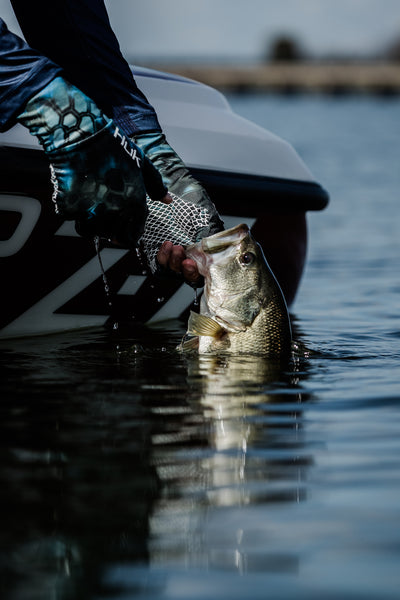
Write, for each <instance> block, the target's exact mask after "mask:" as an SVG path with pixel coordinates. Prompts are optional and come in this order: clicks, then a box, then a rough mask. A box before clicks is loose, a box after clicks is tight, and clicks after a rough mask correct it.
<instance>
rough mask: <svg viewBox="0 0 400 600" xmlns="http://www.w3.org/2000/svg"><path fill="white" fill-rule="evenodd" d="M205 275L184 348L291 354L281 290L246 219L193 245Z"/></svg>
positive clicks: (191, 249) (202, 351)
mask: <svg viewBox="0 0 400 600" xmlns="http://www.w3.org/2000/svg"><path fill="white" fill-rule="evenodd" d="M186 255H187V257H188V258H191V259H193V260H194V261H195V262H196V264H197V266H198V269H199V272H200V274H201V275H203V277H204V281H205V284H204V292H203V295H202V298H201V301H200V313H195V312H193V311H192V312H191V313H190V317H189V322H188V330H187V334H186V336H185V338H184V339H183V340H182V344H181V346H180V348H181V350H189V349H192V350H193V349H195V348H197V347H198V351H199V353H200V354H207V353H228V354H257V355H261V356H268V357H274V358H283V357H287V356H289V354H290V350H291V327H290V320H289V314H288V310H287V306H286V302H285V299H284V297H283V294H282V291H281V289H280V287H279V285H278V282H277V281H276V279H275V277H274V275H273V273H272V271H271V269H270V268H269V266H268V263H267V261H266V259H265V256H264V253H263V251H262V249H261V246H260V245H259V244H258V243H257V242H256V241H255V240H254V238H253V237H252V236H251V233H250V230H249V228H248V226H247V225H245V224H241V225H237V226H236V227H232V228H231V229H227V230H226V231H221V232H219V233H216V234H214V235H212V236H210V237H207V238H203V239H202V240H201V241H200V242H197V243H196V244H193V245H191V246H188V247H187V248H186Z"/></svg>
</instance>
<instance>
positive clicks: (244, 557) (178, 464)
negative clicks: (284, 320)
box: [150, 356, 309, 573]
mask: <svg viewBox="0 0 400 600" xmlns="http://www.w3.org/2000/svg"><path fill="white" fill-rule="evenodd" d="M277 382H278V386H277V385H276V384H277ZM279 382H280V385H281V386H282V387H284V388H285V391H284V392H283V393H280V391H279ZM296 382H297V380H296V374H295V373H294V372H291V371H290V370H288V371H287V372H286V373H282V364H280V363H279V362H278V361H266V360H265V359H261V358H259V357H250V356H246V357H216V356H199V357H198V358H197V359H195V358H192V359H189V360H188V386H189V388H190V389H191V390H192V393H191V394H190V395H189V396H188V404H189V406H190V407H191V408H192V409H193V413H192V414H196V413H197V415H199V411H200V414H201V417H202V419H203V423H204V424H206V426H207V439H206V445H205V447H204V448H202V449H199V448H198V447H195V448H194V449H193V451H192V454H191V456H190V455H188V461H182V455H181V449H180V448H179V444H178V443H177V448H176V450H175V451H174V450H173V443H172V445H171V443H170V442H171V440H170V439H169V440H165V444H164V445H163V444H162V440H159V441H160V443H161V446H160V448H158V449H157V448H156V449H155V452H154V456H155V464H159V465H160V468H159V469H158V473H159V475H160V478H161V481H162V482H163V487H164V490H168V494H167V500H165V499H164V498H163V499H161V500H160V501H159V502H158V503H156V505H155V507H154V512H153V515H152V518H151V524H152V527H151V538H150V540H151V541H150V548H151V553H150V554H151V561H152V563H156V564H159V565H165V564H169V563H173V564H180V565H181V566H184V565H186V566H187V565H190V566H192V567H207V568H216V569H219V568H223V569H224V570H226V569H228V570H233V571H236V572H239V573H243V572H257V571H276V570H277V571H286V570H289V571H292V570H293V569H294V570H296V569H297V562H298V561H297V557H296V556H293V555H291V554H290V555H288V554H279V553H278V555H277V554H276V553H274V549H273V548H272V547H269V545H268V542H267V540H266V539H265V537H263V536H262V535H261V534H260V531H262V529H263V527H264V525H262V526H261V530H260V528H259V524H257V523H255V522H254V520H253V519H254V514H255V513H257V515H258V516H261V518H262V519H263V522H264V524H265V522H266V521H268V506H272V507H273V506H276V505H278V504H279V503H281V502H300V501H302V500H304V498H305V495H304V488H303V483H302V481H303V479H304V478H305V471H306V469H307V466H308V464H309V459H308V458H307V457H304V456H302V452H301V443H302V441H301V440H302V438H301V401H302V398H301V395H300V394H299V392H298V389H297V387H296ZM289 387H291V389H290V390H289V389H288V388H289ZM198 418H199V417H198ZM171 446H172V447H171ZM166 457H168V458H166ZM256 507H257V509H256V510H254V509H255V508H256Z"/></svg>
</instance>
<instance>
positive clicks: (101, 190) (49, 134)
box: [18, 77, 167, 248]
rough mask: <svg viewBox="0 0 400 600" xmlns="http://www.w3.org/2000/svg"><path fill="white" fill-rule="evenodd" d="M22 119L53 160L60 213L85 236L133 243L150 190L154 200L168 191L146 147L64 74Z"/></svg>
mask: <svg viewBox="0 0 400 600" xmlns="http://www.w3.org/2000/svg"><path fill="white" fill-rule="evenodd" d="M18 120H19V121H20V122H21V123H22V124H23V125H25V126H26V127H28V129H29V131H30V133H31V134H32V135H36V136H37V137H38V139H39V142H40V143H41V145H42V146H43V149H44V151H45V153H46V154H47V156H48V158H49V160H50V170H51V180H52V183H53V187H54V192H53V201H54V203H55V205H56V212H57V213H59V214H60V215H61V216H62V217H64V218H65V219H75V222H76V229H77V231H78V233H80V234H81V235H83V236H85V237H93V236H95V235H98V236H100V237H105V238H107V239H111V240H112V241H115V242H117V243H118V244H120V245H122V246H125V247H129V248H130V247H132V246H134V245H135V244H136V243H137V240H138V238H139V237H140V236H141V235H142V233H143V230H144V224H145V220H146V216H147V212H148V210H147V205H146V191H147V193H148V195H149V196H150V197H151V198H153V199H154V200H160V199H161V198H163V197H164V196H165V194H166V193H167V190H166V188H165V187H164V185H163V183H162V179H161V177H160V174H159V173H158V172H157V170H156V169H155V168H154V166H153V165H152V164H151V162H150V161H149V160H148V159H147V158H146V157H145V156H144V154H143V152H142V150H140V148H138V147H137V146H135V144H133V143H132V142H131V141H130V140H129V139H128V138H127V137H126V136H125V135H124V133H123V132H122V131H121V130H120V129H119V128H118V127H116V126H115V125H114V123H113V122H112V121H110V120H109V119H108V118H107V117H105V116H104V114H103V113H102V111H101V110H100V109H99V108H98V107H97V106H96V104H95V103H94V102H93V101H92V100H91V99H90V98H88V97H87V96H86V95H85V94H83V93H82V92H81V91H80V90H78V89H77V88H76V87H74V86H72V85H71V84H69V83H68V82H66V81H65V80H64V79H62V78H61V77H57V78H56V79H54V80H53V81H51V82H50V83H49V84H48V85H47V86H46V87H45V88H44V89H43V90H41V91H40V92H39V93H38V94H36V95H35V96H34V97H33V98H31V99H30V100H29V101H28V103H27V104H26V107H25V110H24V112H23V113H22V114H21V115H20V116H19V117H18ZM156 204H157V203H156Z"/></svg>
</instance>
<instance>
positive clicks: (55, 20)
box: [11, 0, 161, 134]
mask: <svg viewBox="0 0 400 600" xmlns="http://www.w3.org/2000/svg"><path fill="white" fill-rule="evenodd" d="M11 3H12V6H13V8H14V12H15V14H16V17H17V19H18V22H19V24H20V27H21V29H22V31H23V34H24V36H25V39H26V40H27V42H28V44H29V45H30V46H31V47H32V48H35V49H37V50H39V51H40V52H41V53H42V54H43V55H44V56H47V57H48V58H49V59H51V60H52V61H53V62H54V63H56V64H58V65H60V66H61V67H62V68H63V70H64V72H65V77H66V79H68V80H69V81H70V82H71V83H73V84H74V85H75V86H76V87H78V88H79V89H80V90H82V91H83V92H85V93H86V94H87V95H88V96H89V97H90V98H92V100H94V101H95V102H96V104H97V105H98V106H99V107H100V108H102V110H103V111H104V112H105V114H106V115H108V116H109V117H111V118H113V119H114V120H115V121H116V123H117V124H118V125H120V126H121V127H122V128H123V129H124V130H125V131H126V132H127V133H128V134H133V133H138V132H139V131H140V132H143V131H159V130H160V129H161V128H160V125H159V122H158V119H157V115H156V112H155V110H154V108H153V107H152V106H151V105H150V103H149V102H148V100H147V98H146V97H145V96H144V94H143V93H142V92H141V91H140V90H139V88H138V87H137V85H136V82H135V80H134V78H133V75H132V72H131V69H130V67H129V65H128V63H127V62H126V60H125V59H124V58H123V56H122V54H121V51H120V47H119V44H118V40H117V38H116V36H115V34H114V32H113V30H112V28H111V25H110V21H109V18H108V14H107V11H106V7H105V4H104V1H103V0H35V1H34V2H26V0H11Z"/></svg>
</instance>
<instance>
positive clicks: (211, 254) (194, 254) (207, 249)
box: [186, 223, 250, 275]
mask: <svg viewBox="0 0 400 600" xmlns="http://www.w3.org/2000/svg"><path fill="white" fill-rule="evenodd" d="M249 233H250V229H249V227H248V225H246V223H240V225H235V227H231V228H230V229H225V230H224V231H219V232H218V233H214V235H210V236H209V237H206V238H203V239H202V240H200V241H199V242H197V243H196V244H192V245H191V246H187V248H186V256H187V258H191V259H192V260H194V261H195V262H196V264H197V267H198V269H199V272H200V274H201V275H206V272H207V270H208V267H209V266H210V264H211V263H213V262H217V261H218V262H219V261H220V260H221V261H222V260H224V259H226V258H229V256H230V255H231V251H234V250H235V248H236V246H237V245H238V244H240V243H241V242H242V240H244V238H245V237H246V235H248V234H249Z"/></svg>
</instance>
